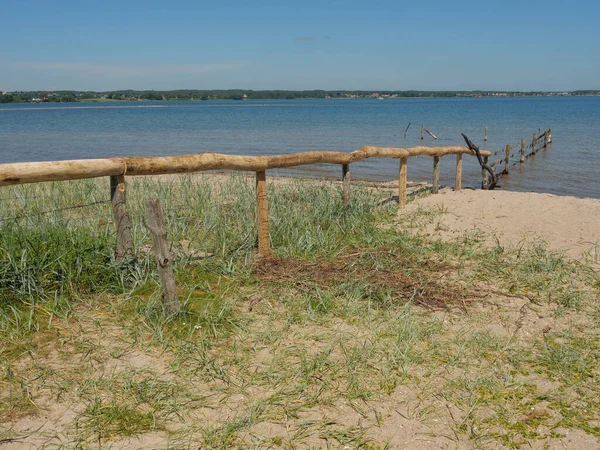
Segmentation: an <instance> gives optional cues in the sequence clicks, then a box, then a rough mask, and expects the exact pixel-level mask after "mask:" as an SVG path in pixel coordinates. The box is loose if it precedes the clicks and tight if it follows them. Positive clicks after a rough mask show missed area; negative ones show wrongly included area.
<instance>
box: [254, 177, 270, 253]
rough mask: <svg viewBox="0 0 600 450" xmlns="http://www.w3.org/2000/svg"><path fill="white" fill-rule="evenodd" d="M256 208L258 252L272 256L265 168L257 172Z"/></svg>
mask: <svg viewBox="0 0 600 450" xmlns="http://www.w3.org/2000/svg"><path fill="white" fill-rule="evenodd" d="M256 210H257V217H258V254H259V255H260V256H270V255H271V246H270V243H269V210H268V208H267V183H266V174H265V171H264V170H262V171H260V172H256Z"/></svg>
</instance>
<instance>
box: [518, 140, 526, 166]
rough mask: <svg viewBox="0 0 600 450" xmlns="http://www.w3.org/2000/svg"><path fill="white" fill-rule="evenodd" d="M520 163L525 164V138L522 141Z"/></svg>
mask: <svg viewBox="0 0 600 450" xmlns="http://www.w3.org/2000/svg"><path fill="white" fill-rule="evenodd" d="M519 162H520V163H524V162H525V138H523V139H521V158H520V159H519Z"/></svg>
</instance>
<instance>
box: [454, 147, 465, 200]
mask: <svg viewBox="0 0 600 450" xmlns="http://www.w3.org/2000/svg"><path fill="white" fill-rule="evenodd" d="M462 157H463V155H462V153H458V154H457V155H456V182H455V184H454V190H455V191H460V190H461V189H462Z"/></svg>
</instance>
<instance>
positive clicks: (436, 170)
mask: <svg viewBox="0 0 600 450" xmlns="http://www.w3.org/2000/svg"><path fill="white" fill-rule="evenodd" d="M439 190H440V157H439V156H434V157H433V189H431V192H432V193H434V194H437V193H438V192H439Z"/></svg>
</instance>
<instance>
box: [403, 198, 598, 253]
mask: <svg viewBox="0 0 600 450" xmlns="http://www.w3.org/2000/svg"><path fill="white" fill-rule="evenodd" d="M426 211H436V212H439V214H435V215H428V216H429V217H430V219H429V220H423V221H419V226H418V227H416V228H418V230H416V232H417V233H419V234H421V235H426V236H430V237H431V238H432V239H441V240H443V241H449V240H452V239H456V238H457V237H461V236H464V235H468V234H471V235H473V236H475V235H476V236H477V237H478V238H480V239H482V240H484V241H485V242H487V243H489V244H492V245H493V244H495V243H496V239H498V242H499V243H500V244H501V245H503V246H507V247H512V248H518V247H520V246H523V245H524V244H528V243H532V242H539V243H545V244H547V245H548V247H549V248H551V249H553V250H558V251H562V252H565V254H566V255H567V256H569V257H572V258H574V259H582V260H585V261H587V262H592V263H598V261H599V259H600V220H599V218H600V200H596V199H589V198H575V197H567V196H556V195H551V194H538V193H533V192H527V193H525V192H509V191H502V190H493V191H482V190H470V189H468V190H462V191H458V192H455V191H452V190H449V189H447V190H442V191H441V192H440V193H439V194H438V195H431V196H427V197H423V198H419V199H417V200H416V201H413V202H410V203H409V204H408V205H407V207H406V208H405V209H404V210H401V211H400V212H399V216H400V217H405V216H406V215H410V214H413V215H414V214H415V213H417V216H418V215H419V214H418V213H419V212H421V213H424V212H426ZM421 215H422V216H424V214H421ZM401 226H403V227H406V226H407V225H406V222H404V224H403V225H401Z"/></svg>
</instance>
